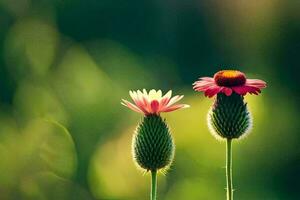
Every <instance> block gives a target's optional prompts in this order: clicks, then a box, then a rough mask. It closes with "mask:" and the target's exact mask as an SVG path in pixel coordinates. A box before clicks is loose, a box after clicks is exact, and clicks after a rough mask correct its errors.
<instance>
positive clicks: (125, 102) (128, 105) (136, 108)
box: [121, 99, 144, 113]
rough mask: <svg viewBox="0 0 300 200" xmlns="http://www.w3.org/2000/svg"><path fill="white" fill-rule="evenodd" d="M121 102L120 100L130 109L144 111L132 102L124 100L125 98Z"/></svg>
mask: <svg viewBox="0 0 300 200" xmlns="http://www.w3.org/2000/svg"><path fill="white" fill-rule="evenodd" d="M122 101H123V102H121V104H122V105H123V106H126V107H128V108H130V109H131V110H133V111H135V112H138V113H144V112H143V111H141V110H140V109H139V108H138V107H137V106H135V105H134V104H132V103H130V102H129V101H126V100H125V99H122Z"/></svg>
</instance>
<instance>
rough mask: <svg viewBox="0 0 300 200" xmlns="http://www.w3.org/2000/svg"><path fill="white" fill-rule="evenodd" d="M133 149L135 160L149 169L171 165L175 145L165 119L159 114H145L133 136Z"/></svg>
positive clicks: (142, 166)
mask: <svg viewBox="0 0 300 200" xmlns="http://www.w3.org/2000/svg"><path fill="white" fill-rule="evenodd" d="M132 150H133V151H132V152H133V158H134V160H135V162H136V163H137V164H138V165H139V166H140V167H141V168H143V169H146V170H147V171H156V170H159V169H165V168H167V167H168V166H170V164H171V163H172V161H173V158H174V150H175V145H174V141H173V138H172V135H171V133H170V130H169V127H168V125H167V124H166V122H165V120H163V119H162V118H161V117H160V116H159V115H148V116H144V118H143V121H142V122H141V123H140V124H139V125H138V127H137V129H136V132H135V134H134V136H133V143H132Z"/></svg>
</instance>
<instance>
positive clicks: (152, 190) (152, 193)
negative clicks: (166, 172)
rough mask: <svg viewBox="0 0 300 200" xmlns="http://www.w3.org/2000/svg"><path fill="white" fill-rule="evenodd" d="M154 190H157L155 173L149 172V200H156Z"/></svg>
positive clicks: (154, 171)
mask: <svg viewBox="0 0 300 200" xmlns="http://www.w3.org/2000/svg"><path fill="white" fill-rule="evenodd" d="M156 188H157V171H156V170H151V198H150V200H156Z"/></svg>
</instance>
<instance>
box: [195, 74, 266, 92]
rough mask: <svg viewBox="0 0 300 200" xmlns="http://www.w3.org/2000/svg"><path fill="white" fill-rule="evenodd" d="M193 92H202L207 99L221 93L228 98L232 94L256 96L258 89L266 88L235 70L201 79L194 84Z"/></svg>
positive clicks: (259, 81) (261, 83)
mask: <svg viewBox="0 0 300 200" xmlns="http://www.w3.org/2000/svg"><path fill="white" fill-rule="evenodd" d="M193 85H194V87H193V88H194V90H196V91H199V92H204V95H205V96H207V97H213V96H214V95H216V94H218V93H220V92H222V93H225V94H226V95H227V96H230V95H231V94H232V92H236V93H237V94H240V95H246V94H247V93H250V94H256V95H257V94H258V93H260V92H261V90H260V89H262V88H265V87H266V82H264V81H262V80H258V79H247V78H246V76H245V74H244V73H242V72H240V71H237V70H222V71H219V72H217V73H216V74H215V75H214V77H213V78H211V77H202V78H199V81H196V82H195V83H194V84H193Z"/></svg>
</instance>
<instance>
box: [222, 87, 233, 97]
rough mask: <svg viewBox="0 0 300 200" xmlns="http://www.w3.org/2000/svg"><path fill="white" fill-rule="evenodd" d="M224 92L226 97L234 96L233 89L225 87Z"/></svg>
mask: <svg viewBox="0 0 300 200" xmlns="http://www.w3.org/2000/svg"><path fill="white" fill-rule="evenodd" d="M222 92H223V93H225V95H226V96H230V95H231V94H232V89H231V88H228V87H223V88H222Z"/></svg>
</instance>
